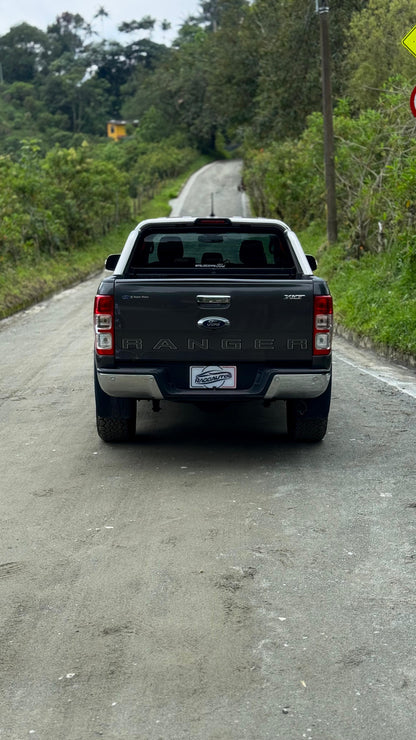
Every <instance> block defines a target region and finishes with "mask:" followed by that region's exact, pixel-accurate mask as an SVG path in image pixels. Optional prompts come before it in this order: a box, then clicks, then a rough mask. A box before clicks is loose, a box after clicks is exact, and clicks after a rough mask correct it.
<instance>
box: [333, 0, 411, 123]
mask: <svg viewBox="0 0 416 740" xmlns="http://www.w3.org/2000/svg"><path fill="white" fill-rule="evenodd" d="M415 23H416V0H389V2H386V0H368V3H366V6H365V7H363V8H362V9H361V11H360V12H356V13H354V14H353V16H352V18H351V22H350V25H349V31H348V35H347V37H346V38H347V40H346V46H345V52H344V54H345V55H344V60H343V67H344V75H345V80H346V84H345V88H344V92H345V94H347V95H348V96H349V97H350V98H351V99H352V101H353V102H354V104H355V106H356V107H357V108H359V109H362V108H364V107H372V106H376V105H377V101H378V98H379V95H380V92H381V90H382V89H383V87H384V85H385V84H386V82H387V81H388V79H389V78H390V77H392V76H394V75H396V74H401V75H403V76H404V77H406V78H407V79H408V80H412V79H413V76H414V69H415V59H414V57H412V55H411V54H410V53H409V52H408V51H407V50H406V49H405V48H404V47H403V46H402V44H401V43H400V42H401V39H402V38H403V36H405V34H406V33H407V32H408V31H410V30H411V28H412V27H413V26H414V25H415Z"/></svg>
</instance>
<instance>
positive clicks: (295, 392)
mask: <svg viewBox="0 0 416 740" xmlns="http://www.w3.org/2000/svg"><path fill="white" fill-rule="evenodd" d="M97 377H98V382H99V384H100V387H101V389H102V390H103V391H104V393H107V395H108V396H114V397H116V398H136V399H139V400H140V399H144V400H145V399H154V400H162V399H170V400H177V401H179V400H182V401H187V400H189V401H193V400H195V401H198V400H205V399H210V400H214V398H215V400H220V399H223V400H237V399H245V400H249V399H250V398H253V399H255V398H257V399H258V398H260V399H261V398H263V399H264V400H266V401H273V400H277V399H282V400H285V399H290V398H317V397H318V396H321V395H322V393H325V391H326V390H327V388H328V386H329V383H330V380H331V371H330V370H322V371H305V372H300V373H293V372H290V373H289V372H275V371H270V372H269V373H268V374H267V377H266V378H265V382H264V383H258V382H257V383H256V387H255V388H251V389H250V388H249V389H244V390H238V389H237V390H233V391H231V392H230V391H225V390H224V391H222V390H221V389H219V390H218V389H217V390H209V391H207V390H201V391H195V390H186V389H173V388H167V387H166V384H165V383H164V379H163V371H155V372H154V373H153V372H151V371H147V372H143V373H137V372H135V373H125V372H115V371H114V370H112V371H111V370H108V369H107V370H100V369H98V368H97Z"/></svg>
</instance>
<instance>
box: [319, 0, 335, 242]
mask: <svg viewBox="0 0 416 740" xmlns="http://www.w3.org/2000/svg"><path fill="white" fill-rule="evenodd" d="M315 2H316V12H317V13H318V15H319V24H320V31H321V63H322V111H323V116H324V161H325V188H326V223H327V235H328V241H329V243H330V244H333V243H334V242H336V240H337V237H338V227H337V203H336V195H335V157H334V128H333V123H332V93H331V68H330V50H329V17H328V16H329V7H328V3H327V1H326V0H315Z"/></svg>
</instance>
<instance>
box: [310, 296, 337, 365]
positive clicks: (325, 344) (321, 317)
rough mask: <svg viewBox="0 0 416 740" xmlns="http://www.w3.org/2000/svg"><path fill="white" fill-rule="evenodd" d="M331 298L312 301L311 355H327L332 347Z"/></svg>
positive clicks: (319, 298) (315, 298)
mask: <svg viewBox="0 0 416 740" xmlns="http://www.w3.org/2000/svg"><path fill="white" fill-rule="evenodd" d="M332 326H333V321H332V296H330V295H316V296H314V299H313V354H314V355H329V353H330V352H331V345H332Z"/></svg>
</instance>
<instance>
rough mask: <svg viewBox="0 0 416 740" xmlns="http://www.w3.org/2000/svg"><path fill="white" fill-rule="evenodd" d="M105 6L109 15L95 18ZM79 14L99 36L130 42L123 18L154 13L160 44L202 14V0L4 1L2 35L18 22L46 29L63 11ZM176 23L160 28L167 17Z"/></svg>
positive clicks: (0, 10)
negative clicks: (169, 28)
mask: <svg viewBox="0 0 416 740" xmlns="http://www.w3.org/2000/svg"><path fill="white" fill-rule="evenodd" d="M100 7H103V8H104V9H105V10H106V11H107V13H108V14H109V18H105V19H104V20H103V21H101V19H100V18H97V19H96V20H95V21H93V18H94V15H95V14H96V12H97V10H98V9H99V8H100ZM65 11H67V12H69V13H72V14H73V15H75V14H76V13H79V14H80V15H81V16H82V17H83V18H84V19H85V20H86V21H87V22H88V23H93V28H94V30H95V31H96V32H97V33H98V36H97V40H98V39H99V38H105V39H106V40H111V39H118V40H122V41H124V42H127V40H128V37H127V36H126V34H122V35H121V36H120V34H118V32H117V26H118V25H119V24H120V23H122V22H123V21H132V20H141V19H142V18H143V17H144V16H147V15H150V16H151V17H152V18H156V21H157V24H156V25H155V31H154V33H153V34H152V36H151V38H152V40H153V41H155V42H157V43H165V44H169V43H170V42H171V41H172V39H173V38H175V36H176V33H177V31H178V28H179V27H180V26H181V25H182V24H183V23H184V21H185V20H186V19H187V18H188V16H190V15H198V12H199V0H102V2H99V0H0V36H3V35H4V34H5V33H7V32H8V31H9V30H10V28H11V27H12V26H15V25H16V24H18V23H23V22H25V23H29V24H30V25H31V26H36V28H39V29H41V30H42V31H46V27H47V26H48V25H50V24H51V23H53V21H54V20H55V18H56V16H58V15H61V13H63V12H65ZM165 19H166V20H167V21H169V23H171V24H172V31H170V32H168V33H166V32H165V33H163V32H162V31H161V30H160V28H159V27H158V26H159V24H160V22H161V21H163V20H165Z"/></svg>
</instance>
